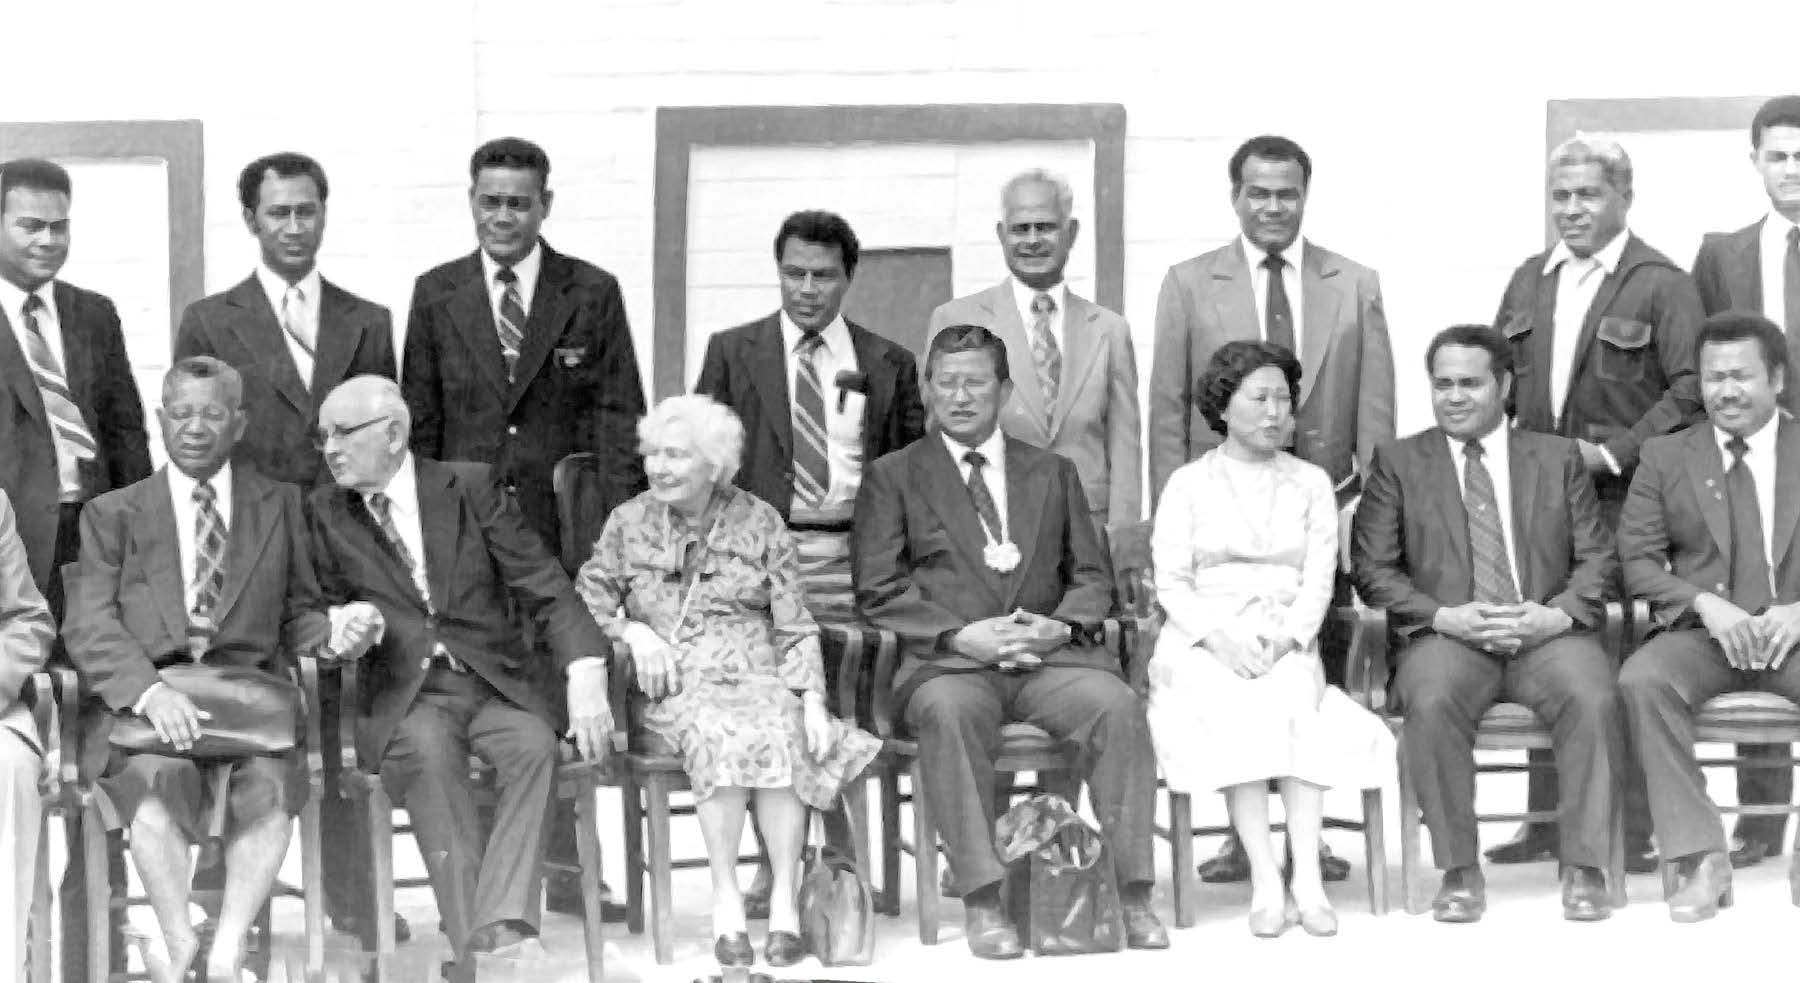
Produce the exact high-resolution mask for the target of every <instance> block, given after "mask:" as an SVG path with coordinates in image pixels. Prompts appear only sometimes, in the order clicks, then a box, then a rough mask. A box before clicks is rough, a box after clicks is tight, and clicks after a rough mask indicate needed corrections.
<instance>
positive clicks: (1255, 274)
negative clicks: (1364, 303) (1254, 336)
mask: <svg viewBox="0 0 1800 983" xmlns="http://www.w3.org/2000/svg"><path fill="white" fill-rule="evenodd" d="M1238 242H1239V243H1241V244H1242V245H1243V249H1244V261H1245V262H1247V263H1249V264H1250V289H1251V290H1252V291H1253V292H1254V293H1255V294H1256V323H1257V325H1258V326H1259V327H1260V328H1261V330H1262V340H1264V341H1268V340H1269V321H1268V318H1269V271H1268V270H1267V269H1264V268H1263V265H1262V263H1263V260H1265V259H1267V258H1268V256H1269V253H1268V251H1267V250H1265V249H1263V248H1262V247H1261V246H1258V245H1257V244H1256V243H1254V242H1251V241H1250V237H1248V236H1246V235H1243V234H1242V233H1239V234H1238ZM1305 257H1306V237H1305V236H1295V237H1294V244H1293V245H1291V246H1289V247H1287V248H1286V249H1284V250H1282V251H1281V260H1282V262H1283V263H1286V264H1287V265H1285V266H1283V267H1282V268H1281V285H1282V287H1283V288H1284V289H1285V290H1286V292H1287V300H1288V310H1290V311H1293V312H1294V357H1295V358H1299V357H1300V346H1301V345H1303V344H1305V343H1306V342H1305V341H1304V340H1303V336H1304V335H1305V334H1306V332H1305V325H1306V310H1305V305H1306V297H1305V291H1304V290H1302V289H1301V288H1300V264H1301V262H1302V261H1303V260H1304V259H1305Z"/></svg>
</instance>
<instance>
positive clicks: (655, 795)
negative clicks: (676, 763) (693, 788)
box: [644, 773, 675, 965]
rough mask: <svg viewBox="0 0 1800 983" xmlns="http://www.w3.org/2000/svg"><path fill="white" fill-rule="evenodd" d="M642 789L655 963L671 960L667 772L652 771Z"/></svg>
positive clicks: (671, 912)
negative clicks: (662, 773)
mask: <svg viewBox="0 0 1800 983" xmlns="http://www.w3.org/2000/svg"><path fill="white" fill-rule="evenodd" d="M644 792H645V793H646V796H647V798H648V800H649V801H648V802H647V803H646V804H647V806H648V808H647V809H646V811H645V814H646V818H647V819H648V823H647V824H646V825H647V826H648V827H649V828H648V829H647V831H646V832H647V833H648V837H647V838H648V839H649V841H650V940H651V944H652V947H653V948H654V949H655V950H656V961H657V963H658V964H660V965H667V964H669V963H671V962H674V961H675V935H674V932H675V925H674V922H673V918H674V911H673V908H672V907H671V906H672V904H673V899H672V898H671V897H670V896H669V893H670V891H671V885H670V883H669V792H670V783H669V778H668V776H666V775H661V774H656V773H652V774H651V775H650V776H649V778H648V780H647V781H645V783H644Z"/></svg>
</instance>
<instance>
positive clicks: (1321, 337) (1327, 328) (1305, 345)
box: [1300, 243, 1343, 406]
mask: <svg viewBox="0 0 1800 983" xmlns="http://www.w3.org/2000/svg"><path fill="white" fill-rule="evenodd" d="M1328 259H1329V257H1328V256H1327V255H1326V253H1325V250H1323V249H1320V248H1318V247H1317V246H1314V245H1311V244H1310V243H1309V244H1308V245H1307V247H1306V251H1305V254H1304V256H1303V258H1302V259H1301V261H1300V266H1301V269H1300V295H1301V297H1302V298H1304V299H1303V300H1302V301H1301V304H1302V305H1303V306H1304V308H1305V309H1304V311H1302V313H1301V315H1300V316H1301V317H1302V318H1304V319H1305V321H1306V323H1305V324H1303V325H1301V332H1302V334H1301V337H1300V365H1301V368H1302V370H1303V371H1302V372H1301V373H1300V405H1301V406H1305V405H1306V399H1307V397H1308V396H1309V395H1310V394H1311V393H1312V390H1313V386H1314V385H1316V384H1317V382H1318V380H1319V366H1320V365H1322V364H1324V362H1325V352H1326V350H1327V349H1329V348H1330V347H1331V336H1332V332H1333V331H1334V330H1335V329H1336V327H1337V325H1338V323H1339V313H1338V307H1339V305H1341V304H1342V303H1343V294H1342V292H1341V291H1339V290H1338V288H1337V284H1336V282H1335V279H1336V277H1337V275H1338V268H1337V264H1335V263H1330V262H1327V260H1328Z"/></svg>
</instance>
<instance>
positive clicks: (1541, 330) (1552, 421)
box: [1513, 256, 1558, 433]
mask: <svg viewBox="0 0 1800 983" xmlns="http://www.w3.org/2000/svg"><path fill="white" fill-rule="evenodd" d="M1546 258H1547V257H1544V256H1540V257H1538V258H1537V259H1534V260H1533V261H1532V262H1534V263H1537V264H1538V276H1537V295H1536V297H1534V298H1533V301H1532V305H1531V337H1530V338H1528V339H1527V340H1526V342H1525V344H1526V346H1527V347H1528V348H1529V350H1530V355H1531V365H1532V366H1533V371H1532V372H1531V374H1530V375H1529V376H1528V378H1529V379H1530V380H1531V390H1532V391H1531V392H1529V393H1524V394H1522V396H1521V397H1520V398H1519V399H1517V403H1518V405H1520V406H1523V407H1527V408H1529V410H1530V415H1531V416H1532V417H1534V419H1531V420H1526V421H1521V422H1522V423H1523V424H1524V425H1525V426H1527V427H1529V428H1530V429H1533V430H1541V431H1543V432H1545V433H1555V432H1557V431H1558V427H1557V425H1556V417H1555V416H1554V415H1553V414H1552V413H1551V411H1550V360H1551V359H1552V358H1554V357H1556V356H1555V353H1556V283H1557V276H1558V274H1557V273H1544V272H1543V268H1544V267H1543V264H1544V260H1545V259H1546ZM1518 379H1519V376H1517V375H1514V376H1513V380H1514V385H1517V384H1518Z"/></svg>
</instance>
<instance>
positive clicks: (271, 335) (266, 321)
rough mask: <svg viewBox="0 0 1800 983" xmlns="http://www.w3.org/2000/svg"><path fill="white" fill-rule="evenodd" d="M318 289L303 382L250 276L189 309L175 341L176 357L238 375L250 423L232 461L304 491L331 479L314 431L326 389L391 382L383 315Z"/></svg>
mask: <svg viewBox="0 0 1800 983" xmlns="http://www.w3.org/2000/svg"><path fill="white" fill-rule="evenodd" d="M320 283H321V284H322V288H321V290H320V296H319V336H318V339H317V341H318V345H317V348H316V350H315V352H314V358H313V372H312V378H311V379H308V380H306V381H305V383H304V384H303V383H302V381H301V379H300V372H299V369H298V368H296V367H295V365H294V358H293V356H292V355H291V354H289V352H288V346H287V338H286V336H285V335H286V332H284V331H283V330H282V328H281V321H280V319H279V318H278V317H277V316H276V314H275V309H274V308H272V307H270V306H269V297H268V294H266V293H264V292H263V288H262V284H261V283H260V282H258V281H257V279H256V277H255V276H254V275H252V276H250V277H248V278H247V279H245V280H244V282H242V283H240V284H238V285H237V286H235V287H232V288H231V289H230V290H227V291H225V292H224V293H220V294H213V295H212V296H210V297H205V298H202V299H200V300H196V301H194V302H193V303H192V304H189V305H188V309H187V311H186V313H184V314H182V316H181V330H180V331H179V332H177V333H176V335H175V357H176V358H177V359H181V358H186V357H188V356H190V355H211V356H213V357H215V358H218V359H221V360H222V361H225V362H227V363H229V364H230V365H231V366H232V367H233V368H235V369H237V370H238V372H240V373H241V374H242V375H243V377H244V409H245V410H246V411H247V412H248V413H249V415H250V420H249V423H248V424H247V425H246V426H245V428H244V436H243V438H242V439H241V440H239V441H238V444H237V448H236V449H235V450H234V451H233V453H232V460H233V461H236V462H238V463H248V464H250V465H251V466H252V467H254V468H256V469H257V470H258V471H260V472H262V473H263V474H265V475H267V476H269V477H271V478H274V479H275V480H276V481H290V482H293V483H294V484H297V485H299V486H301V487H302V488H311V487H312V486H314V485H316V484H322V483H324V482H328V481H330V480H331V473H330V472H329V471H328V470H326V468H325V461H324V459H323V458H322V457H321V456H320V454H319V452H318V450H317V449H315V448H314V447H313V445H312V431H313V427H314V426H315V425H316V424H317V422H318V418H319V404H320V403H323V402H324V401H325V397H326V395H327V394H329V393H330V392H331V390H332V387H334V386H336V385H337V384H338V383H340V382H343V381H344V380H345V379H348V378H350V377H351V376H358V375H384V376H387V377H388V378H390V379H392V378H395V376H396V370H395V367H394V335H393V319H392V318H391V317H390V316H389V314H388V309H387V308H385V307H382V306H381V305H380V304H374V303H370V302H369V301H366V300H363V299H362V298H361V297H358V296H356V295H355V294H352V293H350V292H348V291H346V290H343V289H341V288H339V287H338V286H337V285H336V284H334V283H332V282H331V281H329V280H321V281H320Z"/></svg>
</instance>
